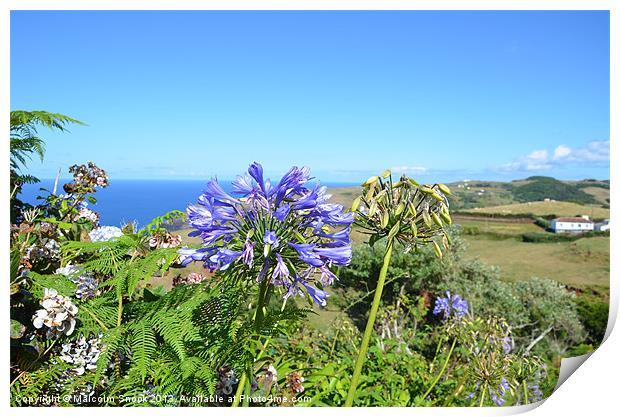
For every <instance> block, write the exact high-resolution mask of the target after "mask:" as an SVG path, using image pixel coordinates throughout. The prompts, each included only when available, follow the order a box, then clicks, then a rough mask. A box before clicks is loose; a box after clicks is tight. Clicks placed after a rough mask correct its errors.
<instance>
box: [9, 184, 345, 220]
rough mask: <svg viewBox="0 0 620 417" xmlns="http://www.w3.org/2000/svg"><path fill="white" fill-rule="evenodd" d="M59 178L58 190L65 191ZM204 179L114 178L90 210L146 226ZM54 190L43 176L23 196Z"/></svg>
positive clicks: (191, 198)
mask: <svg viewBox="0 0 620 417" xmlns="http://www.w3.org/2000/svg"><path fill="white" fill-rule="evenodd" d="M65 182H67V181H66V180H65V181H63V180H60V181H59V186H58V188H59V190H58V191H57V194H61V193H63V190H62V184H64V183H65ZM206 183H207V181H205V180H200V181H197V180H187V181H182V180H111V181H110V185H109V186H108V187H107V188H103V189H98V191H97V193H96V194H95V197H96V198H97V204H89V206H88V207H89V208H90V209H91V210H95V211H97V212H98V213H99V214H100V215H101V221H100V223H101V224H102V225H108V226H121V225H124V224H126V223H128V222H131V221H136V222H137V223H138V226H139V227H141V226H144V225H146V224H147V223H149V221H151V219H153V218H154V217H156V216H160V215H162V214H165V213H167V212H169V211H171V210H182V211H185V209H186V208H187V206H188V204H191V203H195V202H196V201H197V199H198V196H199V195H200V194H201V192H202V190H203V188H204V187H205V186H206ZM220 184H221V185H222V187H223V188H224V189H225V190H226V191H230V190H231V183H230V181H220ZM322 184H323V185H326V186H327V187H347V186H352V185H356V184H352V183H336V182H332V183H330V182H323V183H322ZM41 188H44V189H47V190H49V192H51V191H52V189H53V188H54V180H42V181H41V182H40V183H38V184H29V185H26V186H24V190H23V192H22V194H21V196H20V198H21V200H23V201H25V202H28V203H30V204H33V205H36V204H40V203H41V201H40V200H37V196H47V195H49V192H48V191H41V190H40V189H41Z"/></svg>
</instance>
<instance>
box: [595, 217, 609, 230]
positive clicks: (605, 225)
mask: <svg viewBox="0 0 620 417" xmlns="http://www.w3.org/2000/svg"><path fill="white" fill-rule="evenodd" d="M594 230H596V231H597V232H606V231H608V230H609V219H605V220H604V221H602V222H600V223H596V224H595V225H594Z"/></svg>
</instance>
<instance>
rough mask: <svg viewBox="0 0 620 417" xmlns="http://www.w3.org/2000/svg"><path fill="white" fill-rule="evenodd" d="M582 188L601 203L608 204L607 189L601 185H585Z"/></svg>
mask: <svg viewBox="0 0 620 417" xmlns="http://www.w3.org/2000/svg"><path fill="white" fill-rule="evenodd" d="M582 190H583V191H584V192H586V193H588V194H590V195H593V196H594V198H596V199H597V200H598V201H599V202H600V203H601V204H609V189H607V188H601V187H586V188H582Z"/></svg>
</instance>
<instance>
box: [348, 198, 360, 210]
mask: <svg viewBox="0 0 620 417" xmlns="http://www.w3.org/2000/svg"><path fill="white" fill-rule="evenodd" d="M361 202H362V197H361V196H360V197H357V198H356V199H355V200H353V204H351V211H357V209H358V208H359V207H360V203H361Z"/></svg>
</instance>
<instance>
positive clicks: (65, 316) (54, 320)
mask: <svg viewBox="0 0 620 417" xmlns="http://www.w3.org/2000/svg"><path fill="white" fill-rule="evenodd" d="M40 304H41V307H43V308H42V309H39V310H37V311H36V312H35V314H34V315H33V316H32V324H33V325H34V327H35V328H37V329H40V328H42V327H43V326H45V327H47V337H48V338H55V337H58V336H59V335H61V334H65V335H67V336H69V335H70V334H71V333H73V330H74V329H75V316H76V315H77V312H78V308H77V307H76V306H75V305H74V304H73V303H72V302H71V300H70V299H69V298H67V297H65V296H63V295H60V294H58V291H56V290H55V289H53V288H45V289H43V299H42V300H41V302H40Z"/></svg>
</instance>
